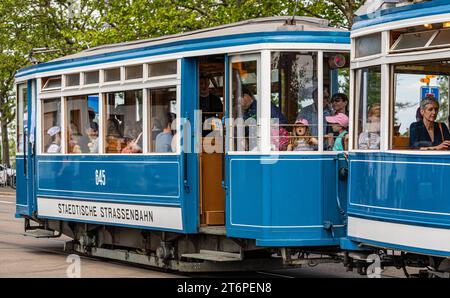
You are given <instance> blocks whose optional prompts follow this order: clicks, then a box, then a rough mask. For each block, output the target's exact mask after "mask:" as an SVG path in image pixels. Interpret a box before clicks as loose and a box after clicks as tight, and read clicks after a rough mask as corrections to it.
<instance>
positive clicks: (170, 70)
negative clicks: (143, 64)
mask: <svg viewBox="0 0 450 298" xmlns="http://www.w3.org/2000/svg"><path fill="white" fill-rule="evenodd" d="M176 74H177V61H176V60H174V61H166V62H158V63H152V64H149V65H148V76H149V77H150V78H151V77H160V76H168V75H176Z"/></svg>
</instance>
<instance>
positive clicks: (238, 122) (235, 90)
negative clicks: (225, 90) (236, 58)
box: [231, 58, 260, 151]
mask: <svg viewBox="0 0 450 298" xmlns="http://www.w3.org/2000/svg"><path fill="white" fill-rule="evenodd" d="M231 75H232V79H231V88H232V90H231V118H232V124H233V127H232V133H231V137H232V142H231V146H232V148H231V150H233V151H259V146H260V145H259V129H258V119H259V115H260V112H259V107H258V105H259V104H260V95H259V86H258V62H257V60H256V58H255V60H250V61H243V62H233V63H232V70H231Z"/></svg>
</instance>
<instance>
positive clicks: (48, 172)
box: [16, 17, 445, 271]
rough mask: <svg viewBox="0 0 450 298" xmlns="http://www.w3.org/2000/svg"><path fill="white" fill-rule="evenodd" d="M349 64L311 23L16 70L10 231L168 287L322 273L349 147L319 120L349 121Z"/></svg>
mask: <svg viewBox="0 0 450 298" xmlns="http://www.w3.org/2000/svg"><path fill="white" fill-rule="evenodd" d="M349 52H350V34H349V32H347V31H345V30H343V29H338V28H333V27H330V26H329V25H328V22H327V21H325V20H320V19H315V18H303V17H302V18H300V17H296V18H290V17H274V18H266V19H256V20H251V21H245V22H241V23H236V24H230V25H224V26H220V27H215V28H210V29H205V30H200V31H195V32H189V33H184V34H179V35H174V36H167V37H161V38H155V39H151V40H142V41H135V42H127V43H121V44H112V45H105V46H100V47H96V48H92V49H88V50H85V51H83V52H80V53H77V54H74V55H70V56H66V57H62V58H59V59H56V60H53V61H50V62H46V63H42V64H37V65H34V66H31V67H28V68H25V69H22V70H20V71H18V73H17V76H16V83H17V152H18V154H17V175H18V179H17V209H16V216H17V217H22V218H24V219H25V230H26V232H27V234H29V235H34V236H36V237H54V236H55V237H56V236H59V235H61V234H64V235H67V236H69V237H70V238H72V239H73V241H71V242H68V243H67V245H66V248H67V249H68V250H75V251H78V252H80V253H85V254H89V255H92V256H101V257H106V258H113V259H119V260H126V261H129V262H134V263H140V264H147V265H152V266H157V267H163V268H169V269H175V270H180V271H202V270H206V271H211V270H242V269H246V268H251V269H253V270H254V269H258V268H266V269H267V268H271V267H273V268H275V267H281V266H284V265H301V264H303V263H308V262H311V260H310V259H307V256H308V254H307V253H313V252H321V253H324V252H326V253H327V254H328V257H327V258H324V259H315V261H316V262H322V261H323V262H325V261H333V260H334V259H335V258H337V252H338V251H339V246H340V244H341V241H342V239H344V238H345V237H346V218H345V212H346V207H347V204H346V198H347V181H346V179H345V175H342V173H343V171H342V168H343V167H345V164H346V162H345V159H344V158H343V157H342V155H341V154H340V153H341V152H342V149H346V147H347V146H348V145H347V143H346V140H343V136H344V134H342V135H341V136H340V135H339V134H336V133H334V132H333V131H332V130H330V126H329V125H327V120H326V119H328V118H327V117H330V115H331V114H332V113H333V112H335V111H337V110H339V111H340V112H341V116H342V117H343V121H344V122H345V119H344V118H345V117H346V116H343V115H345V114H346V113H347V114H348V112H346V111H347V109H348V107H347V106H346V105H347V103H348V99H347V97H346V96H345V94H346V93H347V92H348V91H349V87H350V84H349V73H350V70H349V69H350V68H349V67H350V54H349ZM336 96H337V98H340V100H339V102H340V105H337V104H336V105H335V104H334V103H333V102H331V99H332V98H336ZM337 102H338V101H337ZM341 120H342V119H341ZM339 121H340V120H339ZM347 122H348V120H347ZM338 139H340V141H341V143H340V144H341V147H339V148H340V149H341V150H339V148H337V150H333V149H336V147H334V146H332V144H333V143H336V142H335V141H336V140H338ZM355 154H356V153H352V167H353V169H354V170H355V171H358V172H362V171H364V169H363V168H360V167H359V168H358V167H356V163H355V159H361V158H360V157H357V155H355ZM364 156H365V157H364V158H369V156H367V157H366V155H364ZM377 156H378V155H377ZM402 156H403V155H402ZM355 157H357V158H355ZM421 158H424V157H421ZM439 158H443V157H439ZM360 165H364V164H360ZM443 169H445V167H444V168H442V170H443ZM374 171H375V169H374ZM340 173H341V174H340ZM371 173H372V172H371ZM374 174H375V175H377V174H376V173H374ZM352 177H354V176H352ZM369 177H371V176H365V177H363V178H367V179H369ZM353 179H354V178H353ZM438 181H440V180H438ZM351 185H352V188H351V189H352V190H353V191H352V195H354V194H355V190H360V191H363V190H364V188H361V187H359V186H358V185H357V184H355V183H354V182H353V180H352V184H351ZM360 185H361V184H360ZM411 191H414V190H411ZM358 198H360V197H358ZM436 199H437V198H436ZM352 203H354V202H353V201H352ZM350 208H351V211H352V212H355V209H354V208H356V207H354V205H353V204H351V205H350ZM358 208H359V207H358ZM361 208H366V207H361ZM358 210H359V209H358ZM362 210H366V209H362ZM353 214H354V213H352V215H353ZM369 215H370V214H369ZM439 216H440V215H439ZM439 216H437V217H436V218H435V219H436V220H437V219H438V217H439ZM355 219H360V217H354V216H352V217H351V222H350V223H351V224H353V221H354V220H355ZM351 227H353V225H351ZM351 232H353V230H351ZM353 236H354V237H355V235H353ZM356 238H357V239H360V237H356ZM297 252H302V253H300V254H298V253H297Z"/></svg>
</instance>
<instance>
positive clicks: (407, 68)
mask: <svg viewBox="0 0 450 298" xmlns="http://www.w3.org/2000/svg"><path fill="white" fill-rule="evenodd" d="M393 68H394V76H393V89H394V93H393V115H392V118H391V119H392V125H391V145H390V148H391V149H394V150H407V149H410V150H419V149H427V148H429V149H430V150H431V148H433V149H436V150H441V149H438V148H437V146H439V145H440V144H441V143H442V142H443V140H447V138H450V136H448V135H447V132H448V129H447V125H448V118H449V75H450V73H449V72H448V68H449V62H447V61H428V62H424V63H420V64H403V65H400V64H398V65H394V66H393ZM430 94H432V96H431V95H430ZM426 97H431V98H434V99H437V101H436V105H435V107H437V110H434V111H433V115H431V116H430V115H428V114H427V115H425V114H423V112H425V111H423V110H422V109H421V102H423V103H426V101H423V99H424V98H426ZM433 102H434V100H432V101H431V104H430V105H429V106H431V108H432V106H433V105H434V103H433ZM422 108H423V107H422ZM425 108H426V107H425ZM436 112H437V114H436ZM424 115H425V117H424ZM424 118H425V120H424ZM426 121H427V122H430V121H431V122H434V125H435V127H437V129H436V128H435V129H434V131H435V133H434V136H433V137H434V138H433V139H432V138H431V137H430V136H429V135H428V134H426V133H424V132H426V130H425V127H424V123H425V122H426ZM439 123H440V124H439ZM438 124H439V125H438ZM441 132H442V133H441Z"/></svg>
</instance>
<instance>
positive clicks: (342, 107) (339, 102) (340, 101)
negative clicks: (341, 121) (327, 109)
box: [331, 93, 348, 115]
mask: <svg viewBox="0 0 450 298" xmlns="http://www.w3.org/2000/svg"><path fill="white" fill-rule="evenodd" d="M331 105H332V109H333V115H335V114H339V113H342V114H345V115H348V97H347V95H345V94H344V93H336V94H334V95H333V97H331Z"/></svg>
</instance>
